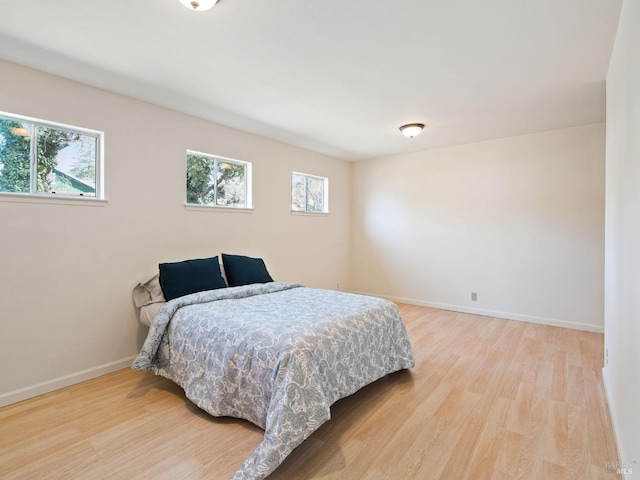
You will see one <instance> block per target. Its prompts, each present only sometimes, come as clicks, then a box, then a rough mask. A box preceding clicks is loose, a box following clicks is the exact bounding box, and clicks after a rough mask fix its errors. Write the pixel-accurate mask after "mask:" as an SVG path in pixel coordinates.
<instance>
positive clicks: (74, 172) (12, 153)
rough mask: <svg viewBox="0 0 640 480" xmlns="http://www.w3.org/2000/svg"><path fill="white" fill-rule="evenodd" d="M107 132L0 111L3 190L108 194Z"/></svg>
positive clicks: (98, 196)
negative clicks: (104, 166)
mask: <svg viewBox="0 0 640 480" xmlns="http://www.w3.org/2000/svg"><path fill="white" fill-rule="evenodd" d="M101 142H102V133H100V132H96V131H92V130H86V129H82V128H78V127H71V126H68V125H60V124H55V123H51V122H46V121H43V120H37V119H32V118H27V117H22V116H18V115H13V114H7V113H3V112H0V193H22V194H33V195H66V196H82V197H94V198H102V188H101V183H100V179H101V175H100V172H101V163H100V162H101V160H100V159H101V155H100V152H101Z"/></svg>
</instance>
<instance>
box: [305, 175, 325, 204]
mask: <svg viewBox="0 0 640 480" xmlns="http://www.w3.org/2000/svg"><path fill="white" fill-rule="evenodd" d="M307 211H309V212H322V211H324V181H323V179H321V178H314V177H307Z"/></svg>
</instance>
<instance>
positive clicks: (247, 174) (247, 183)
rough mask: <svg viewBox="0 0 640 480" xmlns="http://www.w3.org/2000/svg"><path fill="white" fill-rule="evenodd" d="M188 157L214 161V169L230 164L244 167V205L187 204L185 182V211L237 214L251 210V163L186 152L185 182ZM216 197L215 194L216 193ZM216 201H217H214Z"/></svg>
mask: <svg viewBox="0 0 640 480" xmlns="http://www.w3.org/2000/svg"><path fill="white" fill-rule="evenodd" d="M189 155H197V156H201V157H206V158H210V159H212V160H214V162H215V168H216V169H217V168H218V165H219V164H220V163H232V164H234V165H242V166H243V167H244V192H245V205H244V206H242V205H240V206H237V205H216V204H213V203H189V202H188V201H187V195H188V192H187V190H186V188H187V186H186V182H185V192H184V198H185V204H184V205H185V208H186V209H187V210H211V211H214V210H226V211H238V212H243V211H244V212H250V211H252V210H253V195H252V190H253V177H252V165H251V162H246V161H243V160H237V159H235V158H228V157H223V156H220V155H213V154H211V153H205V152H199V151H196V150H187V154H186V155H185V180H186V173H187V157H188V156H189ZM216 196H217V192H216ZM216 201H217V200H216Z"/></svg>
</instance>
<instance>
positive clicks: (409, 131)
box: [400, 123, 424, 138]
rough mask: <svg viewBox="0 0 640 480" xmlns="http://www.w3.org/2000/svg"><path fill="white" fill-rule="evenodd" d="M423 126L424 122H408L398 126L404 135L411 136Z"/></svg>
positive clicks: (417, 132) (416, 133)
mask: <svg viewBox="0 0 640 480" xmlns="http://www.w3.org/2000/svg"><path fill="white" fill-rule="evenodd" d="M423 128H424V123H408V124H406V125H402V126H401V127H400V131H401V132H402V133H403V134H404V136H405V137H409V138H413V137H415V136H416V135H418V134H419V133H420V132H421V131H422V129H423Z"/></svg>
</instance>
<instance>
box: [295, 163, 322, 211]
mask: <svg viewBox="0 0 640 480" xmlns="http://www.w3.org/2000/svg"><path fill="white" fill-rule="evenodd" d="M328 197H329V179H328V178H324V177H317V176H315V175H307V174H305V173H298V172H292V173H291V211H293V212H312V213H329V199H328Z"/></svg>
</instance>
